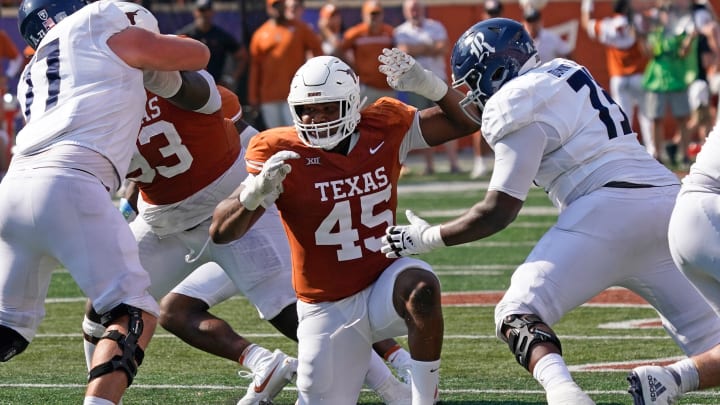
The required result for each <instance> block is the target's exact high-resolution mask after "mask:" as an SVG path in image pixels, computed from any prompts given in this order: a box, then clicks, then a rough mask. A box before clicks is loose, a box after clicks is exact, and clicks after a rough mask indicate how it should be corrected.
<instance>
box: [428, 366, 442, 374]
mask: <svg viewBox="0 0 720 405" xmlns="http://www.w3.org/2000/svg"><path fill="white" fill-rule="evenodd" d="M438 370H440V367H438V368H431V369H430V372H431V373H434V372H436V371H438Z"/></svg>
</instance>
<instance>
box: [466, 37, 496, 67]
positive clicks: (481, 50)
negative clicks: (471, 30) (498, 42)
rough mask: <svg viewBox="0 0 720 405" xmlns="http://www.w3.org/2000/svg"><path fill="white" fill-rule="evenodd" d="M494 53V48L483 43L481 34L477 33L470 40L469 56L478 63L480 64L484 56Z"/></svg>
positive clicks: (483, 38) (483, 39)
mask: <svg viewBox="0 0 720 405" xmlns="http://www.w3.org/2000/svg"><path fill="white" fill-rule="evenodd" d="M494 52H495V47H494V46H492V45H490V44H489V43H487V42H485V35H483V33H482V32H480V33H478V34H477V35H476V36H475V37H473V38H472V42H471V43H470V54H471V55H473V56H475V57H476V58H477V59H478V62H482V61H483V59H485V57H486V56H488V55H490V54H491V53H494Z"/></svg>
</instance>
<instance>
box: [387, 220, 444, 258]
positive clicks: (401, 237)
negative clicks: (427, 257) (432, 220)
mask: <svg viewBox="0 0 720 405" xmlns="http://www.w3.org/2000/svg"><path fill="white" fill-rule="evenodd" d="M405 216H406V217H407V219H408V221H410V225H395V226H390V227H388V228H387V229H386V230H385V238H383V241H382V243H383V244H382V247H381V248H380V251H382V252H383V253H385V257H388V258H390V259H395V258H398V257H403V256H410V255H417V254H420V253H427V252H429V251H431V250H433V249H435V248H437V247H441V246H445V242H443V240H442V237H441V236H440V225H435V226H430V224H428V223H427V221H425V220H424V219H422V218H420V217H419V216H417V215H415V213H414V212H412V211H410V210H407V211H405Z"/></svg>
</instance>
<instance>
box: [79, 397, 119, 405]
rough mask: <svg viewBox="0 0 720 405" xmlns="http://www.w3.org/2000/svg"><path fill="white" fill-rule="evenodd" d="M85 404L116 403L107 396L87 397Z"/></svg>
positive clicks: (113, 404)
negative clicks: (106, 397)
mask: <svg viewBox="0 0 720 405" xmlns="http://www.w3.org/2000/svg"><path fill="white" fill-rule="evenodd" d="M83 405H115V403H114V402H113V401H110V400H108V399H105V398H99V397H85V400H84V401H83Z"/></svg>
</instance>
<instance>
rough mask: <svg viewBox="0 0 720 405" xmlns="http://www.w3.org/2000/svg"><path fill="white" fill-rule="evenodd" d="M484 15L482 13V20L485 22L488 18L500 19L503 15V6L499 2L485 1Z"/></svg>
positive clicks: (496, 0) (498, 0)
mask: <svg viewBox="0 0 720 405" xmlns="http://www.w3.org/2000/svg"><path fill="white" fill-rule="evenodd" d="M483 8H484V11H485V12H484V13H483V17H482V19H483V20H487V19H488V18H496V17H502V14H503V5H502V2H500V0H486V1H485V3H483Z"/></svg>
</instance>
